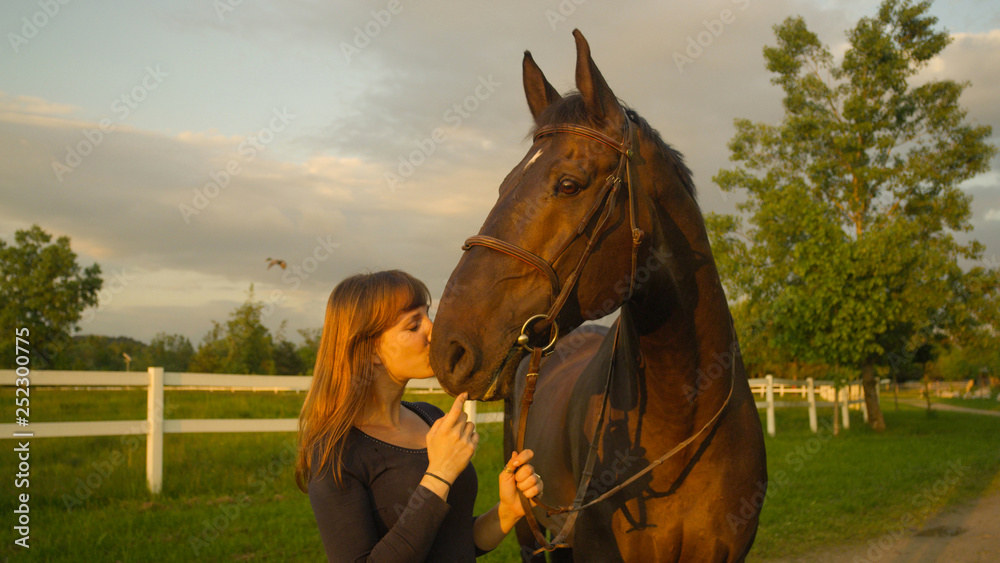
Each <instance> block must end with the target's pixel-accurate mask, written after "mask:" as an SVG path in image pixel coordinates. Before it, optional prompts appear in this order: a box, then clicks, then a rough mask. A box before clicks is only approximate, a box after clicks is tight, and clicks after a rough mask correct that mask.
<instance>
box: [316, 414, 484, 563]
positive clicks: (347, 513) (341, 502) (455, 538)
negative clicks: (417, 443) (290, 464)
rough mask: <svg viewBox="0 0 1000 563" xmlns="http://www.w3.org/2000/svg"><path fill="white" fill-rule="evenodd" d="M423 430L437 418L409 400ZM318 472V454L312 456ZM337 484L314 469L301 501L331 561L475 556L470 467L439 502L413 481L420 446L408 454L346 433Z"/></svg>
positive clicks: (422, 465)
mask: <svg viewBox="0 0 1000 563" xmlns="http://www.w3.org/2000/svg"><path fill="white" fill-rule="evenodd" d="M403 406H404V407H406V408H409V409H410V410H412V411H413V412H415V413H417V414H418V415H419V416H420V417H421V418H423V419H424V420H425V421H426V422H427V424H428V425H431V424H433V423H434V421H435V420H437V419H438V418H441V417H442V416H444V412H442V411H441V409H439V408H437V407H435V406H434V405H431V404H430V403H409V402H406V401H403ZM313 462H314V464H313V467H314V468H316V467H318V466H317V465H316V464H317V463H318V456H314V458H313ZM343 464H344V465H343V468H342V481H343V483H342V486H338V485H337V483H336V482H335V481H334V478H333V472H332V470H330V469H328V468H326V469H325V470H321V471H314V475H318V477H316V478H314V479H313V480H312V481H311V482H310V483H309V501H310V503H311V504H312V509H313V514H315V516H316V523H317V524H318V525H319V532H320V536H321V537H322V538H323V547H324V548H325V549H326V557H327V559H328V560H329V561H331V562H336V563H341V562H347V561H370V562H380V563H381V562H403V561H405V562H419V561H434V562H439V561H440V562H467V561H474V560H475V558H476V556H477V555H479V554H481V553H482V552H480V551H479V550H478V548H476V546H475V543H474V541H473V536H472V527H473V523H474V522H475V519H474V518H473V517H472V510H473V505H474V504H475V501H476V493H477V491H478V486H479V484H478V479H477V477H476V470H475V469H474V468H473V467H472V464H471V463H470V464H469V465H468V466H467V467H466V468H465V470H463V471H462V473H461V474H460V475H459V476H458V478H457V479H455V482H454V483H452V486H451V490H450V491H449V493H448V500H447V501H444V500H442V499H441V497H439V496H437V495H435V494H434V493H433V492H431V491H430V490H429V489H427V488H426V487H423V486H421V485H420V484H419V483H420V480H421V479H422V478H423V476H424V472H425V471H427V449H426V448H424V449H419V450H417V449H409V448H403V447H400V446H396V445H393V444H389V443H387V442H383V441H381V440H379V439H377V438H373V437H371V436H369V435H367V434H365V433H364V432H362V431H360V430H358V429H357V428H352V429H351V430H350V432H349V433H348V435H347V438H346V442H345V445H344V455H343Z"/></svg>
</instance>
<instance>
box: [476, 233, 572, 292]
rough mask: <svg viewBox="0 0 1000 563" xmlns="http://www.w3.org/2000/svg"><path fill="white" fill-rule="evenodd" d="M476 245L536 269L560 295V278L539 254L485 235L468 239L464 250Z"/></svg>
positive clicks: (553, 290)
mask: <svg viewBox="0 0 1000 563" xmlns="http://www.w3.org/2000/svg"><path fill="white" fill-rule="evenodd" d="M476 245H478V246H485V247H486V248H492V249H493V250H498V251H500V252H503V253H504V254H507V255H508V256H513V257H514V258H517V259H518V260H520V261H522V262H524V263H525V264H527V265H529V266H531V267H533V268H535V269H536V270H538V271H539V272H541V273H543V274H545V276H546V277H548V278H549V283H550V284H552V294H553V295H557V294H558V293H559V276H558V275H557V274H556V272H555V270H553V269H552V266H549V263H548V262H546V261H545V260H543V259H542V258H541V257H540V256H538V255H537V254H535V253H533V252H529V251H527V250H525V249H523V248H521V247H519V246H514V245H513V244H511V243H509V242H506V241H502V240H500V239H498V238H493V237H490V236H485V235H475V236H471V237H469V238H468V239H466V241H465V244H464V245H462V250H468V249H470V248H472V247H473V246H476Z"/></svg>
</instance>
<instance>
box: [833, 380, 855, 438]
mask: <svg viewBox="0 0 1000 563" xmlns="http://www.w3.org/2000/svg"><path fill="white" fill-rule="evenodd" d="M840 395H841V398H842V400H841V401H840V419H841V421H842V422H843V425H844V430H847V429H848V428H850V427H851V415H850V413H849V412H848V410H847V407H848V402H849V401H850V400H851V386H850V385H845V386H843V387H841V388H840ZM834 416H836V415H834Z"/></svg>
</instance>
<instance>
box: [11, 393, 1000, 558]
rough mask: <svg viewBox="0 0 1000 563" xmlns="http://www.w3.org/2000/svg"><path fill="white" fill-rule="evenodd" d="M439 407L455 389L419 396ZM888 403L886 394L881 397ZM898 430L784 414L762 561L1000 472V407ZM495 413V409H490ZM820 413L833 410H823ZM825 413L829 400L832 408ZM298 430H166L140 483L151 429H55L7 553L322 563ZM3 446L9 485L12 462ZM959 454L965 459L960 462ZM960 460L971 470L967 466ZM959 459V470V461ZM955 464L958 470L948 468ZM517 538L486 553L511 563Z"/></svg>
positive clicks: (49, 400)
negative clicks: (836, 432) (25, 528)
mask: <svg viewBox="0 0 1000 563" xmlns="http://www.w3.org/2000/svg"><path fill="white" fill-rule="evenodd" d="M303 398H304V394H295V393H278V394H273V393H256V394H254V393H232V394H230V393H220V392H215V393H209V392H193V391H168V392H167V394H166V412H167V417H168V418H240V417H247V418H251V417H252V418H263V417H282V418H285V417H289V418H290V417H295V416H296V415H297V413H298V409H299V406H300V405H301V402H302V399H303ZM407 398H408V399H410V400H423V401H428V402H432V403H434V404H437V405H438V406H440V407H442V408H444V407H447V406H449V405H450V404H451V401H452V400H451V399H450V398H449V397H447V396H444V395H439V394H438V395H435V394H423V395H411V396H408V397H407ZM883 399H888V397H883ZM13 402H14V401H13V392H12V390H11V389H10V388H0V403H2V404H3V407H0V413H2V414H3V416H4V419H10V418H11V417H12V416H13ZM883 405H884V408H885V416H886V422H887V424H888V426H889V429H888V430H887V431H886V432H885V433H884V434H883V435H876V434H874V433H872V432H871V431H869V430H868V429H867V428H866V427H865V426H864V424H863V423H862V421H861V417H860V415H859V414H858V413H856V412H854V413H852V426H851V429H850V430H847V431H844V432H843V433H842V434H841V435H840V436H838V437H836V438H832V439H831V437H830V435H829V428H828V427H822V426H821V431H820V433H819V434H817V435H814V434H812V433H810V432H809V430H808V421H807V418H806V416H807V414H806V410H805V409H783V410H779V411H778V413H777V436H776V437H775V438H770V437H766V438H765V439H766V444H767V450H768V466H769V474H770V477H771V486H770V492H769V495H768V497H767V500H766V501H765V504H764V509H763V512H762V515H761V528H760V531H759V533H758V536H757V542H756V544H755V546H754V549H753V551H752V552H751V559H752V560H755V561H762V560H767V559H771V558H775V557H778V556H790V555H796V554H802V553H806V552H809V551H811V550H814V549H819V548H822V547H824V546H829V545H839V544H844V543H846V542H851V543H853V542H858V541H864V540H866V539H868V538H871V537H877V536H879V535H881V534H883V533H884V532H885V529H886V526H891V525H892V524H893V523H895V522H899V521H900V520H901V519H903V518H904V516H906V515H907V514H910V515H911V516H913V517H914V518H916V519H917V520H923V519H926V518H928V517H930V516H931V515H932V514H933V513H934V512H935V511H937V510H939V509H940V508H941V507H943V506H947V505H951V504H954V503H957V502H961V501H963V500H968V499H972V498H975V497H977V496H980V495H982V494H984V492H985V491H987V490H988V489H989V488H990V487H991V483H995V481H996V478H997V475H998V474H1000V452H998V451H997V448H996V446H995V445H996V436H997V435H998V433H1000V419H996V418H993V417H981V416H976V415H965V414H957V413H946V412H938V413H934V416H930V417H929V416H928V415H927V414H926V413H925V412H923V411H922V410H921V409H919V408H914V407H908V406H901V407H900V410H899V411H896V410H894V409H893V407H892V402H891V401H890V400H884V401H883ZM32 407H33V408H32V419H33V420H35V421H38V422H41V421H60V420H115V419H117V420H135V419H142V418H143V417H144V415H145V392H144V391H141V390H140V391H59V390H46V389H44V388H35V389H33V390H32ZM480 408H481V410H495V409H497V408H499V406H498V405H495V404H493V405H480ZM824 411H825V412H824ZM829 411H830V409H824V410H821V420H827V421H828V420H829V417H830V412H829ZM479 430H480V433H481V434H482V440H481V442H480V449H479V452H478V453H477V454H476V457H475V459H474V460H473V463H474V464H475V466H476V469H477V471H478V472H479V475H480V494H479V497H478V499H477V506H476V511H477V513H479V512H482V511H484V510H486V509H487V508H489V507H490V506H492V505H493V503H495V502H496V498H497V497H496V481H495V478H496V475H497V474H498V472H499V471H500V468H501V467H502V459H501V440H502V436H501V430H500V426H499V425H497V424H490V425H481V426H480V428H479ZM12 446H13V442H12V441H4V442H3V444H0V447H2V448H4V449H5V450H6V448H8V447H12ZM293 448H294V434H292V433H257V434H168V435H167V436H166V437H165V444H164V452H165V460H166V461H165V467H164V476H165V477H164V490H163V493H162V494H161V495H158V496H155V497H154V496H152V495H150V494H149V493H148V492H147V491H146V486H145V439H144V437H142V436H134V437H92V438H49V439H34V440H32V441H31V477H30V479H31V487H30V489H28V490H29V491H30V495H31V498H30V510H31V512H30V517H31V539H30V541H31V549H30V551H25V550H23V549H21V548H16V547H15V546H14V545H13V539H14V535H13V534H14V532H13V530H12V527H11V524H10V520H9V518H10V517H11V515H12V511H13V510H14V508H16V505H15V503H14V494H15V492H23V491H24V490H23V489H17V490H15V489H14V488H13V487H11V486H9V485H5V486H4V494H3V495H2V497H0V511H2V513H3V514H6V515H8V516H7V518H8V520H7V523H5V524H4V525H3V527H2V528H3V530H4V532H3V534H4V535H3V536H2V537H3V538H4V539H5V541H3V544H2V546H0V560H3V559H5V558H6V557H10V558H11V559H12V560H14V561H53V562H60V561H122V562H132V561H321V560H323V549H322V545H321V543H320V539H319V534H318V532H317V530H316V524H315V521H314V520H313V516H312V511H311V508H310V506H309V501H308V498H307V497H306V496H305V495H304V494H302V493H301V492H299V491H298V489H297V488H296V487H295V484H294V481H293V477H292V475H293V465H294V461H293V456H292V452H293ZM6 451H7V452H8V453H7V454H4V455H0V475H3V476H5V477H3V479H4V481H5V482H6V483H11V480H10V479H11V477H12V476H13V475H14V474H15V473H16V471H17V470H16V465H15V463H16V459H15V457H14V456H13V455H12V454H10V453H9V452H10V450H6ZM955 464H957V466H956V465H955ZM955 467H958V471H960V473H956V470H955V469H954V468H955ZM949 471H950V472H949ZM956 475H957V476H958V477H959V478H958V479H957V482H955V483H953V484H952V483H949V478H950V477H953V476H956ZM516 557H517V548H516V545H515V543H514V541H513V537H512V536H511V537H509V538H507V540H506V541H505V543H504V544H502V545H501V547H499V548H498V549H497V550H495V551H494V552H493V553H491V554H489V555H487V556H486V557H483V558H481V560H482V561H488V562H499V561H515V560H516Z"/></svg>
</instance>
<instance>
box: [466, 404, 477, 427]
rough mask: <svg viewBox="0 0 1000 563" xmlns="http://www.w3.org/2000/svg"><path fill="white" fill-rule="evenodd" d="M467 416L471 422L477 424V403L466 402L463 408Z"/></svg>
mask: <svg viewBox="0 0 1000 563" xmlns="http://www.w3.org/2000/svg"><path fill="white" fill-rule="evenodd" d="M463 410H464V411H465V414H467V415H469V422H471V423H473V424H475V422H476V401H466V402H465V406H464V407H463Z"/></svg>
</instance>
